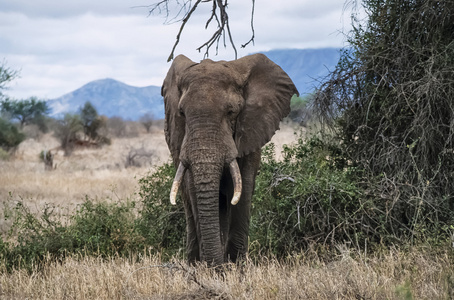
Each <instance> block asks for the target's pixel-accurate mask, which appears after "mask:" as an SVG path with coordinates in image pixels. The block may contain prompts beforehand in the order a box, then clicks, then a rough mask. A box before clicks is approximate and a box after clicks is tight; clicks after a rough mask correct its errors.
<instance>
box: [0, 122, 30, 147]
mask: <svg viewBox="0 0 454 300" xmlns="http://www.w3.org/2000/svg"><path fill="white" fill-rule="evenodd" d="M24 139H25V135H24V134H23V133H22V132H21V131H19V129H17V127H16V126H15V125H14V124H12V123H11V122H8V121H6V120H4V119H2V118H0V147H1V148H3V149H4V150H9V149H12V148H14V147H16V146H17V145H19V144H20V143H21V142H22V141H23V140H24Z"/></svg>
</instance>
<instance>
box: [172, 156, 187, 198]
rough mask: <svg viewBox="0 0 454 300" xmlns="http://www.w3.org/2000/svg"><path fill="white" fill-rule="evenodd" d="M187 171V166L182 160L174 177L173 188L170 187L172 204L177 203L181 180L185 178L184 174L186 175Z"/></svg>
mask: <svg viewBox="0 0 454 300" xmlns="http://www.w3.org/2000/svg"><path fill="white" fill-rule="evenodd" d="M185 171H186V168H185V167H184V166H183V164H182V163H181V162H180V165H179V166H178V169H177V173H176V174H175V178H174V179H173V183H172V188H171V189H170V203H171V204H172V205H176V204H177V194H178V189H179V188H180V184H181V180H182V179H183V175H184V172H185Z"/></svg>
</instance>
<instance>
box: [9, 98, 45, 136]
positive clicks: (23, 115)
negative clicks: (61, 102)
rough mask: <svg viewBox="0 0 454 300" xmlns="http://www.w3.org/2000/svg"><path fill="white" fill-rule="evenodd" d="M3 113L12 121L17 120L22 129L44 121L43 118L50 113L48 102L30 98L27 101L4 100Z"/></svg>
mask: <svg viewBox="0 0 454 300" xmlns="http://www.w3.org/2000/svg"><path fill="white" fill-rule="evenodd" d="M0 106H1V112H2V113H3V114H4V115H6V116H9V117H10V118H12V119H17V120H18V121H19V123H20V127H21V128H23V127H24V125H26V124H29V123H30V122H32V121H34V120H36V121H37V122H38V121H40V120H42V118H43V116H45V115H47V114H48V113H49V111H50V109H49V107H48V106H47V102H46V101H43V100H38V98H36V97H30V98H29V99H26V100H17V101H15V100H11V99H4V100H3V101H2V102H1V103H0Z"/></svg>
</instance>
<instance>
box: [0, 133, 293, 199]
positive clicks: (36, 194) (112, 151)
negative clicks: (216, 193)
mask: <svg viewBox="0 0 454 300" xmlns="http://www.w3.org/2000/svg"><path fill="white" fill-rule="evenodd" d="M293 132H294V128H293V127H292V126H288V125H286V126H282V129H281V130H280V131H279V132H278V133H277V134H276V135H275V136H274V137H273V140H272V141H273V142H274V143H275V144H276V152H278V153H280V150H281V149H282V145H283V144H285V143H289V142H291V141H292V140H294V138H295V136H294V134H293ZM57 146H58V142H57V141H56V140H55V138H53V137H52V135H50V134H47V135H44V136H43V137H41V138H40V140H39V141H36V140H34V139H28V140H26V141H24V142H23V143H22V144H21V145H20V146H19V149H18V150H17V152H16V155H15V158H14V159H13V160H11V161H0V170H1V172H0V183H1V184H0V199H5V198H8V197H9V195H10V193H11V194H12V195H13V197H14V198H15V199H18V198H19V197H20V198H22V199H23V200H25V201H26V202H28V204H31V205H35V204H36V206H42V205H43V204H44V203H52V204H54V205H59V206H64V207H68V206H70V207H73V206H74V205H75V204H78V203H81V202H82V201H83V200H84V198H85V196H86V195H89V196H90V197H92V198H99V199H105V198H114V199H115V200H117V199H125V198H128V197H131V196H132V195H133V194H134V192H136V191H137V187H138V186H137V179H138V178H140V177H143V176H144V175H145V174H147V173H148V172H149V171H150V170H152V168H153V166H156V165H160V164H162V163H163V162H167V161H168V160H169V157H170V153H169V150H168V149H167V144H166V143H165V137H164V133H163V131H162V130H156V129H155V130H153V131H152V134H141V135H139V136H138V137H132V138H121V139H113V141H112V144H111V145H108V146H104V147H102V148H100V149H83V150H80V149H79V150H76V151H75V152H74V153H73V154H72V155H71V156H70V157H64V156H63V151H58V152H57V154H56V155H55V158H54V165H56V169H55V170H53V171H51V172H48V171H45V170H44V163H42V162H41V161H40V160H39V153H40V152H41V151H42V150H46V149H54V148H56V147H57ZM141 148H143V149H145V150H146V151H148V152H152V153H153V156H152V157H151V158H150V159H149V160H147V159H142V160H141V161H140V163H141V164H142V166H141V167H132V168H125V162H126V158H127V156H128V153H129V151H130V150H131V149H141Z"/></svg>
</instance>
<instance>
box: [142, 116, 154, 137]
mask: <svg viewBox="0 0 454 300" xmlns="http://www.w3.org/2000/svg"><path fill="white" fill-rule="evenodd" d="M139 122H140V123H141V124H142V125H143V127H145V129H146V130H147V133H150V129H151V126H153V123H154V116H153V114H151V113H146V114H144V115H143V116H142V117H141V118H140V120H139Z"/></svg>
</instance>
